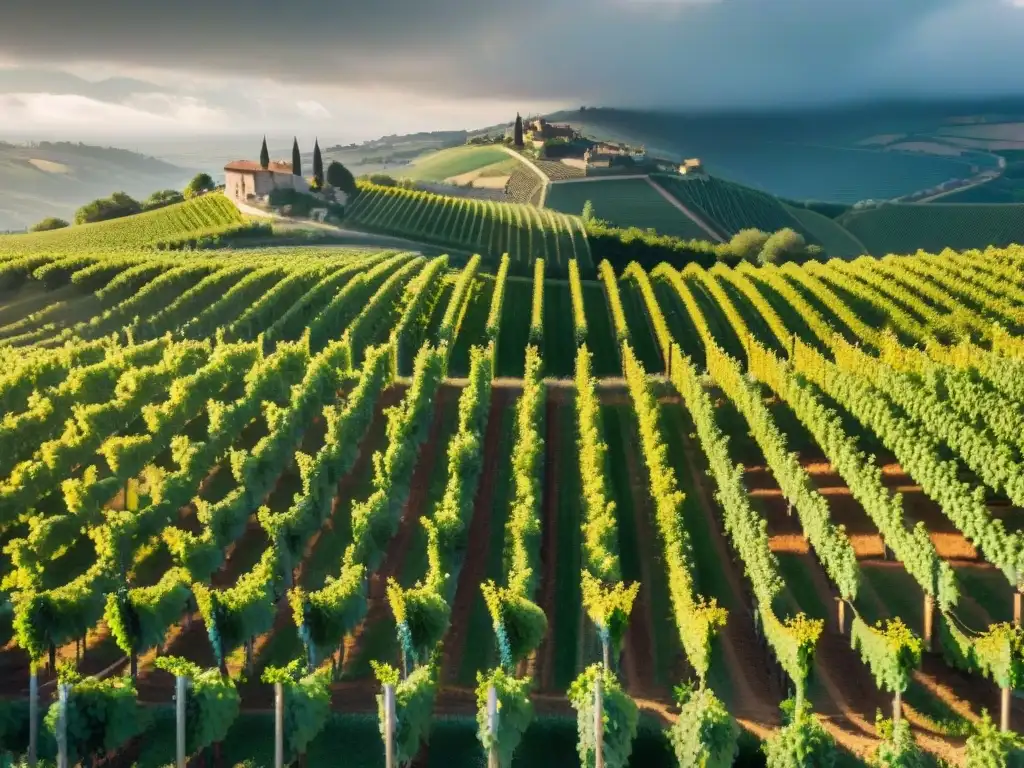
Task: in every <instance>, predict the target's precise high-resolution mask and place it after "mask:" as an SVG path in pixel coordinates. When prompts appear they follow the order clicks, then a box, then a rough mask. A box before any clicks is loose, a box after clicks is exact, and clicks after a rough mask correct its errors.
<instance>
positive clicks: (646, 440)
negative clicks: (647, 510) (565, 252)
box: [622, 275, 726, 681]
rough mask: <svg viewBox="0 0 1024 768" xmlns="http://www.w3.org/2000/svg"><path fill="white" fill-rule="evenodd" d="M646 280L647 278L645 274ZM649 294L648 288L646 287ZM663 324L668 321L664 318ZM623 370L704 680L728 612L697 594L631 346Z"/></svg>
mask: <svg viewBox="0 0 1024 768" xmlns="http://www.w3.org/2000/svg"><path fill="white" fill-rule="evenodd" d="M644 278H645V279H646V275H644ZM647 289H648V290H650V285H649V284H648V285H647ZM661 321H662V322H664V318H662V319H661ZM622 367H623V372H624V373H625V375H626V384H627V386H628V387H629V393H630V397H631V398H632V400H633V408H634V410H635V412H636V417H637V423H638V425H639V429H640V445H641V448H642V451H643V456H644V463H645V464H646V465H647V472H648V476H649V477H650V491H651V500H652V501H653V502H654V506H655V520H656V522H657V526H658V534H659V537H660V539H661V544H662V552H663V553H664V555H663V559H664V562H665V567H666V568H667V570H668V589H669V595H670V597H671V599H672V608H673V613H674V618H675V622H676V629H677V630H678V631H679V638H680V641H681V642H682V645H683V649H684V650H685V651H686V656H687V659H688V660H689V662H690V664H691V666H692V667H693V669H694V671H695V672H696V673H697V676H698V677H699V678H700V679H701V681H703V680H704V679H705V677H706V676H707V673H708V668H709V667H710V665H711V642H712V639H713V638H714V636H715V634H716V633H717V632H718V631H719V630H720V629H721V628H722V627H724V626H725V621H726V611H725V609H724V608H721V607H719V605H718V602H717V600H714V599H712V600H710V601H705V600H704V598H703V597H701V596H699V595H697V594H696V585H695V582H694V565H693V559H692V557H693V555H692V544H691V541H690V538H689V536H688V534H687V531H686V527H685V525H684V524H683V500H684V496H683V493H682V491H681V490H680V489H679V482H678V480H677V478H676V474H675V470H674V469H673V468H672V466H671V465H670V464H669V463H668V449H667V446H666V445H665V442H664V438H663V437H662V432H661V425H660V424H659V410H658V403H657V401H656V400H655V398H654V395H653V393H652V392H651V388H650V385H649V384H648V382H647V376H646V374H645V373H644V369H643V367H642V366H641V365H640V362H639V361H638V360H637V359H636V356H635V355H634V354H633V350H632V348H631V347H630V346H629V345H628V344H623V345H622Z"/></svg>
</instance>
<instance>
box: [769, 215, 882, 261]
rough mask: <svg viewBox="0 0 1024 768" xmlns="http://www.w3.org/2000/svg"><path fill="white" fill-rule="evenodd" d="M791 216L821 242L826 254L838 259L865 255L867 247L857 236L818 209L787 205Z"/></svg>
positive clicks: (815, 240) (814, 239)
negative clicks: (811, 209)
mask: <svg viewBox="0 0 1024 768" xmlns="http://www.w3.org/2000/svg"><path fill="white" fill-rule="evenodd" d="M784 207H785V209H786V210H787V211H788V212H789V214H790V216H792V217H793V218H794V219H796V220H797V221H798V222H799V224H800V227H799V228H800V229H802V231H804V232H805V233H806V234H808V235H810V239H811V240H812V242H816V243H820V244H821V247H822V248H823V249H824V250H825V255H827V256H830V257H832V258H837V259H852V258H855V257H857V256H863V255H864V254H865V253H866V249H865V248H864V246H863V244H861V243H860V242H859V241H858V240H857V238H856V237H854V236H853V235H852V234H851V233H850V232H848V231H847V230H845V229H843V228H842V227H841V226H840V225H839V224H837V223H836V222H834V221H833V220H832V219H830V218H828V217H827V216H822V215H821V214H820V213H818V212H817V211H810V210H808V209H806V208H796V207H794V206H789V205H786V206H784Z"/></svg>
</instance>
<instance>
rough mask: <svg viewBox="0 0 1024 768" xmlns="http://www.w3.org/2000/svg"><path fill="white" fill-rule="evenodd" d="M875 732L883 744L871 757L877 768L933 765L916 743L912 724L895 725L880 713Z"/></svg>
mask: <svg viewBox="0 0 1024 768" xmlns="http://www.w3.org/2000/svg"><path fill="white" fill-rule="evenodd" d="M875 730H877V731H878V738H879V739H880V740H881V743H880V744H879V745H878V748H877V749H876V750H875V753H874V754H873V755H872V756H871V764H872V765H874V766H877V768H928V766H930V765H932V762H931V760H929V758H928V757H927V756H926V755H925V753H924V752H923V751H921V748H920V747H919V746H918V745H917V743H916V742H915V741H914V735H913V734H912V733H911V732H910V723H909V722H907V721H906V720H900V721H899V723H897V724H893V721H892V720H887V719H885V718H883V717H882V714H881V713H878V715H877V716H876V717H875ZM968 764H970V763H968Z"/></svg>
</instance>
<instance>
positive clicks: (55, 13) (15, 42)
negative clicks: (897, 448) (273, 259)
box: [0, 0, 1024, 143]
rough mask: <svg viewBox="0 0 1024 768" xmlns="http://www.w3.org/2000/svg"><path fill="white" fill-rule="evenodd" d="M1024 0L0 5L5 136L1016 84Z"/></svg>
mask: <svg viewBox="0 0 1024 768" xmlns="http://www.w3.org/2000/svg"><path fill="white" fill-rule="evenodd" d="M1022 41H1024V0H501V2H498V1H497V0H358V2H353V1H352V0H291V1H290V2H288V3H283V2H279V0H245V2H240V1H236V0H175V1H174V2H167V1H160V2H156V1H152V2H151V1H150V0H2V9H0V139H3V138H16V139H24V138H32V137H38V138H49V137H63V138H91V137H96V136H102V137H107V138H116V137H143V136H149V137H153V136H168V137H170V136H187V135H197V134H200V133H201V134H203V135H217V134H223V135H228V134H231V135H237V134H251V133H253V132H254V131H256V132H257V133H262V132H264V131H266V132H268V133H271V134H274V133H279V134H281V135H291V134H293V133H298V134H299V135H300V137H311V136H312V135H314V134H316V135H319V136H320V137H321V138H322V139H326V140H327V141H329V142H332V143H333V142H335V141H343V142H348V141H355V140H362V139H365V138H372V137H375V136H378V135H381V134H386V133H404V132H408V131H415V130H424V129H426V130H430V129H443V128H463V127H475V126H482V125H487V124H492V123H496V122H499V121H501V120H505V119H507V118H508V117H509V116H510V115H512V114H514V113H515V111H516V110H520V111H522V112H539V111H547V110H551V109H555V108H558V107H561V106H578V105H580V104H588V105H605V106H636V107H650V106H658V107H662V108H674V107H691V108H718V107H766V106H768V107H770V106H775V105H791V104H807V103H811V104H816V103H832V102H837V101H847V100H858V99H864V98H872V97H887V96H901V95H919V96H941V95H956V96H964V95H979V96H981V95H992V94H1003V93H1013V92H1016V91H1024V76H1022V73H1024V45H1022Z"/></svg>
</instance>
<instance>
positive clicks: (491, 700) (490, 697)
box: [487, 685, 498, 768]
mask: <svg viewBox="0 0 1024 768" xmlns="http://www.w3.org/2000/svg"><path fill="white" fill-rule="evenodd" d="M487 730H488V731H490V733H491V748H490V750H489V752H488V754H487V768H498V743H497V738H498V690H497V689H496V688H495V687H494V686H493V685H492V686H491V687H490V688H488V689H487Z"/></svg>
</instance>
